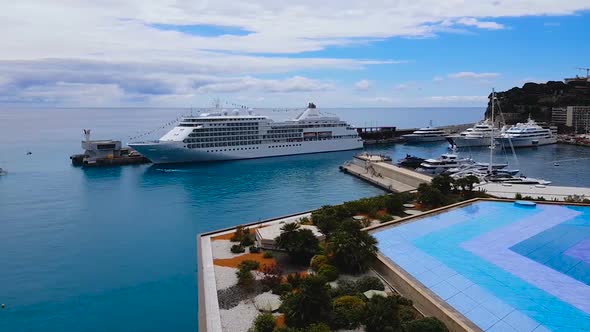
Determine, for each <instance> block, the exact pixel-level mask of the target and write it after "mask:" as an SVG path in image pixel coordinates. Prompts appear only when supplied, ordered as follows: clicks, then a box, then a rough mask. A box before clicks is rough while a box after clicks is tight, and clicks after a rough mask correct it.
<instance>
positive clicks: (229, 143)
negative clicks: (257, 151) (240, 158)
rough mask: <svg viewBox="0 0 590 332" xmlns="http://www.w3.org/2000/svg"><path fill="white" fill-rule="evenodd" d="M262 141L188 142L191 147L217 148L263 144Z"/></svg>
mask: <svg viewBox="0 0 590 332" xmlns="http://www.w3.org/2000/svg"><path fill="white" fill-rule="evenodd" d="M261 143H262V142H261V141H243V142H222V143H202V144H187V145H186V147H188V148H189V149H199V148H216V147H224V146H240V145H256V144H261Z"/></svg>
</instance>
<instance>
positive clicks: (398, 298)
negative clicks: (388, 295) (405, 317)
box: [392, 295, 414, 306]
mask: <svg viewBox="0 0 590 332" xmlns="http://www.w3.org/2000/svg"><path fill="white" fill-rule="evenodd" d="M392 297H393V298H395V301H396V302H397V304H399V305H405V306H412V305H414V302H412V300H410V299H408V298H405V297H403V296H401V295H393V296H392Z"/></svg>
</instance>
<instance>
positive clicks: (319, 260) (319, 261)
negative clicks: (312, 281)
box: [309, 255, 328, 271]
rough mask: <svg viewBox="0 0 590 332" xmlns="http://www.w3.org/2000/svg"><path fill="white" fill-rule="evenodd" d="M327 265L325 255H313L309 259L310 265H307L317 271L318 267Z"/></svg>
mask: <svg viewBox="0 0 590 332" xmlns="http://www.w3.org/2000/svg"><path fill="white" fill-rule="evenodd" d="M324 264H328V257H326V256H325V255H315V256H313V258H312V259H311V264H310V265H309V266H310V267H311V269H312V270H314V271H317V270H319V268H320V266H322V265H324Z"/></svg>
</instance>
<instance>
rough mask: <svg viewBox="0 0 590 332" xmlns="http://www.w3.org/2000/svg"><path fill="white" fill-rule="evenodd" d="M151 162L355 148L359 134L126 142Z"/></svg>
mask: <svg viewBox="0 0 590 332" xmlns="http://www.w3.org/2000/svg"><path fill="white" fill-rule="evenodd" d="M129 146H130V147H132V148H133V149H134V150H136V151H137V152H139V153H141V154H142V155H143V156H145V157H146V158H148V159H149V160H151V161H152V162H153V163H155V164H166V163H190V162H207V161H222V160H238V159H254V158H267V157H278V156H289V155H298V154H309V153H321V152H334V151H346V150H356V149H361V148H362V147H363V142H362V140H361V139H360V138H350V139H338V140H318V141H302V142H281V143H276V144H274V143H268V144H255V145H244V146H239V147H231V148H230V147H217V148H215V147H210V148H195V149H190V148H187V147H185V146H186V144H185V143H183V142H174V141H170V142H166V141H162V142H141V143H131V144H129Z"/></svg>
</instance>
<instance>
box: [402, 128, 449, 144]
mask: <svg viewBox="0 0 590 332" xmlns="http://www.w3.org/2000/svg"><path fill="white" fill-rule="evenodd" d="M402 138H403V139H404V140H405V141H406V142H408V143H421V142H438V141H444V140H446V137H445V132H444V131H443V130H441V129H439V128H434V127H432V123H431V124H430V125H429V126H428V127H425V128H420V129H418V130H416V131H414V132H413V133H411V134H406V135H402Z"/></svg>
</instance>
